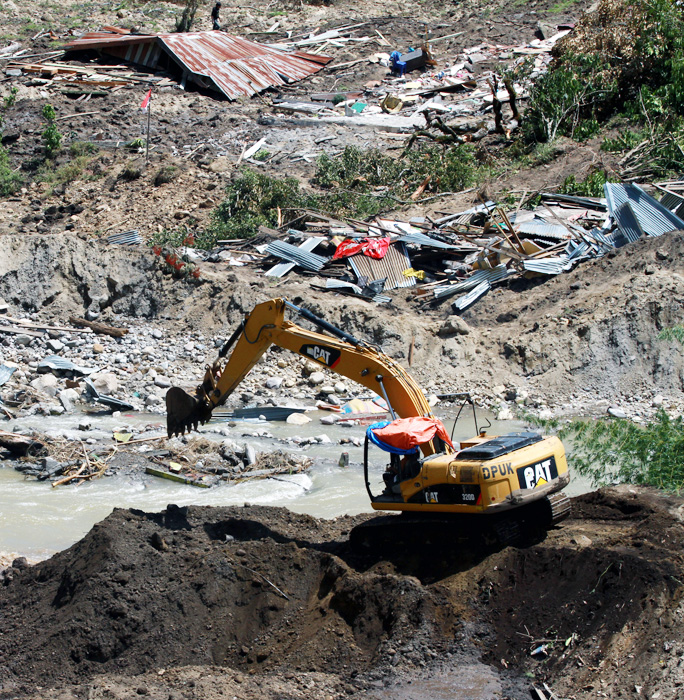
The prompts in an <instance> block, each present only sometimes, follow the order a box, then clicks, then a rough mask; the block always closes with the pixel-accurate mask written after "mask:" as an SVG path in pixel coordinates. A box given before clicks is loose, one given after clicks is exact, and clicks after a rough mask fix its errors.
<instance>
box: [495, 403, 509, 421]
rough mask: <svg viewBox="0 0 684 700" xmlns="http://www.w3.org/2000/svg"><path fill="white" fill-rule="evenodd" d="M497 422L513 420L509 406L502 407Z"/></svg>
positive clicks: (497, 415)
mask: <svg viewBox="0 0 684 700" xmlns="http://www.w3.org/2000/svg"><path fill="white" fill-rule="evenodd" d="M496 419H497V420H513V411H511V409H510V408H508V406H502V407H501V408H500V409H499V412H498V413H497V414H496Z"/></svg>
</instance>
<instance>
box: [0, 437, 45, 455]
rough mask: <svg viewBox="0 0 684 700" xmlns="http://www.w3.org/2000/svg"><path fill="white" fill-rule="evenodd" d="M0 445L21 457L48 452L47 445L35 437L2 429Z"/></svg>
mask: <svg viewBox="0 0 684 700" xmlns="http://www.w3.org/2000/svg"><path fill="white" fill-rule="evenodd" d="M0 447H2V448H4V449H6V450H8V451H9V452H11V453H12V454H13V455H17V456H19V457H38V456H40V455H44V454H47V447H45V445H44V444H43V443H42V442H40V440H34V439H33V438H30V437H26V435H19V434H17V433H8V432H6V431H4V430H0Z"/></svg>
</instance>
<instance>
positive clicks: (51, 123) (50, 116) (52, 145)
mask: <svg viewBox="0 0 684 700" xmlns="http://www.w3.org/2000/svg"><path fill="white" fill-rule="evenodd" d="M55 118H56V114H55V108H54V107H53V106H52V105H51V104H46V105H44V107H43V119H45V121H46V122H47V126H46V127H45V130H44V131H43V143H44V144H45V155H46V156H47V157H48V158H52V156H54V155H55V153H57V152H58V151H59V149H60V148H61V146H62V134H60V133H59V131H58V130H57V126H56V125H55Z"/></svg>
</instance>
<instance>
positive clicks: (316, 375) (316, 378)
mask: <svg viewBox="0 0 684 700" xmlns="http://www.w3.org/2000/svg"><path fill="white" fill-rule="evenodd" d="M324 381H325V374H323V372H312V373H311V374H310V375H309V384H311V386H319V385H320V384H323V382H324Z"/></svg>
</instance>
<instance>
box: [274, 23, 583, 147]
mask: <svg viewBox="0 0 684 700" xmlns="http://www.w3.org/2000/svg"><path fill="white" fill-rule="evenodd" d="M556 29H557V30H558V31H556V32H555V33H554V34H553V35H552V36H550V37H549V38H547V39H543V40H541V39H534V40H533V41H532V42H530V43H527V44H520V45H514V46H503V45H491V44H480V45H478V46H474V47H470V48H467V49H465V50H464V51H463V52H462V53H461V54H459V55H458V56H457V57H456V58H455V59H453V60H447V61H445V62H442V61H440V65H439V67H438V68H434V69H433V70H427V71H425V72H422V73H420V74H419V75H416V74H415V73H413V72H414V71H417V70H424V69H426V68H429V67H431V66H436V65H437V62H436V61H435V60H434V59H433V58H432V56H433V51H434V49H433V46H434V45H435V44H436V43H437V42H439V41H440V40H443V39H447V38H452V37H454V36H458V34H450V35H447V36H445V37H438V38H437V39H432V40H430V41H426V42H425V44H424V45H423V46H422V47H421V48H419V49H410V50H409V51H408V52H406V53H401V52H399V51H393V52H391V53H382V52H381V53H375V54H373V55H371V56H369V57H367V58H365V59H359V60H357V61H351V62H348V63H343V64H336V65H333V66H330V68H329V70H336V69H341V68H345V67H349V66H352V65H355V64H357V63H361V62H366V61H368V62H370V63H376V64H380V65H384V66H386V67H387V68H389V69H390V71H391V76H389V77H387V78H386V79H384V80H382V81H377V80H374V81H370V82H368V83H366V85H365V86H364V90H363V91H359V92H351V93H350V92H347V93H321V94H311V95H310V96H309V100H302V99H301V98H292V99H290V98H280V99H274V100H273V107H274V109H275V110H276V112H277V113H281V114H282V113H289V114H300V115H307V116H308V117H309V119H308V120H306V119H304V120H299V121H298V123H301V124H307V123H308V124H312V125H316V124H321V123H332V124H344V125H348V126H353V127H368V128H371V129H376V130H384V131H391V132H405V133H409V132H413V131H414V130H415V129H420V128H422V127H425V125H426V121H427V125H428V128H430V127H432V126H433V124H432V122H431V119H430V118H429V117H430V114H436V115H442V116H443V117H445V118H448V119H449V120H450V121H452V122H453V125H452V128H451V129H450V130H449V131H444V130H442V133H441V134H438V133H421V134H420V135H421V136H424V137H427V138H430V139H432V140H437V139H438V136H439V137H440V138H439V140H440V142H444V139H443V138H441V137H443V136H444V135H447V136H451V137H452V138H451V139H450V142H451V143H458V142H463V141H476V140H479V139H481V138H483V137H484V136H486V135H487V134H488V133H490V132H498V133H502V134H510V132H511V131H512V130H513V129H514V128H515V127H516V126H517V125H518V122H519V120H520V114H519V111H518V100H522V99H525V98H527V97H528V96H529V92H530V88H531V86H532V84H533V82H534V80H536V78H537V77H538V76H539V75H541V74H543V73H544V72H546V70H547V68H548V64H549V63H550V61H551V50H552V49H553V47H554V45H555V43H556V42H557V41H558V40H559V39H561V38H563V37H564V36H566V35H567V34H568V33H569V32H570V31H571V29H572V28H571V27H570V26H569V25H560V26H558V27H557V28H556ZM530 61H532V64H531V65H529V63H530ZM502 66H505V67H506V74H507V75H509V76H514V75H515V76H516V81H515V82H514V80H513V78H512V77H507V78H502V70H501V67H502ZM411 73H413V75H411ZM505 103H508V104H509V105H510V108H511V114H510V115H508V117H507V118H504V115H503V112H502V105H503V104H505ZM492 115H493V119H492V118H491V116H492ZM487 122H491V124H490V123H487ZM435 128H436V129H437V131H439V122H437V123H436V124H435Z"/></svg>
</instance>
